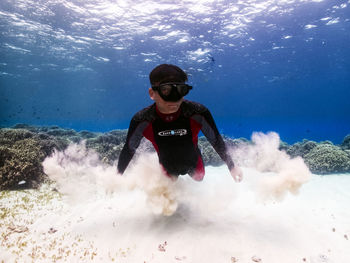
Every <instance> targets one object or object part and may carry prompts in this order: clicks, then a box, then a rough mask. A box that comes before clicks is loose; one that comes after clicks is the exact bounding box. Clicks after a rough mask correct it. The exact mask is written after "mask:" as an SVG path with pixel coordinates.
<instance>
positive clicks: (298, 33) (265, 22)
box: [0, 0, 350, 143]
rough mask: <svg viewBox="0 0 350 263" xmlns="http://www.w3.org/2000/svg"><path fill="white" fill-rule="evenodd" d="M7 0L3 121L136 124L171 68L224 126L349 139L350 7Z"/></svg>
mask: <svg viewBox="0 0 350 263" xmlns="http://www.w3.org/2000/svg"><path fill="white" fill-rule="evenodd" d="M178 2H179V3H178V4H177V5H174V4H172V1H166V0H159V1H151V0H146V1H127V0H125V1H108V0H89V1H87V0H84V1H83V0H67V1H65V0H60V1H58V0H57V1H56V0H51V1H48V0H47V1H44V0H42V1H34V0H32V1H31V0H28V1H24V0H23V1H13V0H11V1H10V0H2V1H1V2H0V41H1V42H0V125H1V126H3V127H7V126H11V125H14V124H16V123H27V124H33V125H59V126H62V127H66V128H74V129H77V130H83V129H84V130H92V131H108V130H112V129H118V128H127V127H128V123H129V120H130V118H131V117H132V115H133V114H134V113H135V112H136V111H138V110H139V109H141V108H142V107H145V106H147V105H149V104H150V103H152V101H151V100H150V99H149V97H148V93H147V89H148V87H149V82H148V74H149V72H150V71H151V70H152V69H153V68H154V67H155V66H156V65H158V64H161V63H172V64H176V65H178V66H180V67H182V68H183V69H184V70H185V71H186V72H187V73H188V74H189V76H190V77H189V82H190V83H191V84H192V85H193V86H194V90H193V91H191V93H190V94H189V95H188V99H190V100H195V101H198V102H201V103H203V104H204V105H206V106H207V107H208V108H209V109H210V110H211V112H212V114H213V115H214V117H215V119H216V122H217V126H218V127H219V130H220V131H221V132H223V133H225V134H227V135H231V136H235V137H246V138H249V137H250V135H251V133H252V132H253V131H264V132H266V131H271V130H273V131H276V132H278V133H279V134H280V136H281V139H282V140H283V141H286V142H289V143H293V142H295V141H300V140H302V139H303V138H307V139H312V140H316V141H321V140H332V141H333V142H335V143H341V141H342V139H343V138H344V136H345V135H347V134H349V133H350V106H349V98H350V49H349V43H350V7H349V6H350V2H349V1H345V0H343V1H331V0H323V1H322V0H315V1H310V0H299V1H297V0H289V1H259V0H251V1H228V0H222V1H220V0H217V1H195V0H193V1H186V2H182V1H178Z"/></svg>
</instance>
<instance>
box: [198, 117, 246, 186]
mask: <svg viewBox="0 0 350 263" xmlns="http://www.w3.org/2000/svg"><path fill="white" fill-rule="evenodd" d="M201 115H202V117H203V120H202V123H201V124H202V132H203V134H204V135H205V137H206V138H207V139H208V141H209V142H210V144H211V145H212V146H213V148H214V149H215V151H216V152H217V153H218V154H219V156H220V157H221V159H222V160H223V161H224V162H225V163H226V164H227V167H228V169H229V170H230V173H231V175H232V177H233V179H234V180H235V181H236V182H240V181H242V177H243V174H242V170H241V169H240V168H239V167H238V166H237V165H235V164H234V162H233V160H232V158H231V156H230V155H229V154H228V153H227V147H226V144H225V142H224V140H223V139H222V137H221V135H220V133H219V131H218V129H217V127H216V124H215V121H214V119H213V116H212V115H211V113H210V111H209V110H206V111H205V112H203V113H202V114H201Z"/></svg>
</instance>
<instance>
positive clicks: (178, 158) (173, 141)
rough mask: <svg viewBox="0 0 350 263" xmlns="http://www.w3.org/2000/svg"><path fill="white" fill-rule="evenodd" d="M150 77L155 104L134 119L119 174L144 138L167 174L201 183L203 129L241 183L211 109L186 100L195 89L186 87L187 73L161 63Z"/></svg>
mask: <svg viewBox="0 0 350 263" xmlns="http://www.w3.org/2000/svg"><path fill="white" fill-rule="evenodd" d="M149 78H150V82H151V85H152V87H151V88H149V90H148V92H149V96H150V98H151V99H152V100H154V101H155V103H154V104H152V105H151V106H149V107H147V108H145V109H143V110H141V111H139V112H138V113H136V114H135V115H134V117H133V118H132V120H131V122H130V127H129V131H128V135H127V139H126V143H125V146H124V148H123V150H122V151H121V154H120V156H119V162H118V172H119V173H120V174H123V173H124V171H125V169H126V168H127V166H128V164H129V162H130V161H131V159H132V157H133V155H134V153H135V151H136V149H137V147H138V146H139V144H140V141H141V139H142V137H145V138H147V139H148V140H149V141H151V142H152V144H153V146H154V148H155V149H156V151H157V154H158V157H159V162H160V164H161V166H162V167H163V168H164V172H165V174H166V175H168V176H170V177H177V176H179V175H183V174H189V175H190V176H192V178H193V179H194V180H197V181H201V180H202V179H203V177H204V174H205V171H204V164H203V160H202V156H201V153H200V150H199V148H198V145H197V143H198V133H199V131H200V130H202V132H203V134H204V135H205V136H206V137H207V139H208V141H209V142H210V143H211V145H212V146H213V147H214V149H215V150H216V152H217V153H218V154H219V156H220V157H221V158H222V160H223V161H224V162H225V163H226V164H227V166H228V168H229V170H230V172H231V175H232V177H233V178H234V180H235V181H236V182H240V181H241V180H242V172H241V170H240V168H239V167H238V166H235V164H234V163H233V161H232V159H231V157H230V156H229V155H228V154H227V150H226V145H225V143H224V141H223V139H222V137H221V135H220V134H219V132H218V129H217V127H216V125H215V122H214V119H213V117H212V115H211V114H210V112H209V110H208V109H207V108H206V107H204V106H203V105H201V104H199V103H196V102H192V101H187V100H184V98H183V97H184V96H185V95H187V94H188V92H189V90H191V89H192V87H191V86H189V85H187V84H185V82H186V81H187V75H186V73H185V72H184V71H183V70H182V69H180V68H179V67H177V66H174V65H169V64H162V65H159V66H157V67H156V68H154V69H153V70H152V72H151V73H150V75H149Z"/></svg>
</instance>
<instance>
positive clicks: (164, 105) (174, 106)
mask: <svg viewBox="0 0 350 263" xmlns="http://www.w3.org/2000/svg"><path fill="white" fill-rule="evenodd" d="M148 93H149V96H150V98H151V99H152V100H154V102H155V103H156V105H157V108H158V110H159V111H160V112H161V113H164V114H170V113H174V112H177V111H178V110H179V108H180V106H181V103H182V102H183V100H184V98H183V97H182V98H181V99H179V100H178V101H165V100H163V99H162V97H161V96H160V95H159V94H158V91H155V90H153V89H151V88H149V90H148Z"/></svg>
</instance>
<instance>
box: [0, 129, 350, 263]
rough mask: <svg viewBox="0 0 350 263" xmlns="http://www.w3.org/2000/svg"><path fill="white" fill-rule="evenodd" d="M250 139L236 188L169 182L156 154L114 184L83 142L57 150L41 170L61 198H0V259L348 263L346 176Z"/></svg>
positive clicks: (218, 181)
mask: <svg viewBox="0 0 350 263" xmlns="http://www.w3.org/2000/svg"><path fill="white" fill-rule="evenodd" d="M256 136H257V137H255V138H253V141H254V140H255V145H254V146H252V148H249V147H248V148H245V149H239V151H238V152H236V154H238V155H239V156H243V157H244V158H241V159H239V158H237V159H236V161H237V163H241V164H242V166H243V172H244V180H243V182H242V183H239V184H237V183H235V182H234V180H233V179H232V177H231V176H230V174H229V172H228V170H227V168H226V167H225V166H222V167H216V168H214V167H207V174H206V176H205V178H204V180H203V181H202V182H196V181H193V180H192V179H191V178H190V177H188V176H181V177H180V178H179V179H178V180H177V181H176V182H172V181H170V180H168V179H167V177H165V176H164V175H162V174H161V170H160V169H159V166H157V159H156V156H155V155H143V157H142V158H140V159H139V162H137V163H136V164H135V165H134V166H133V167H130V169H128V171H127V174H126V175H125V176H123V177H121V176H116V173H115V171H116V170H115V169H116V168H115V167H110V166H105V165H103V164H102V163H101V162H100V161H99V160H98V157H97V155H96V154H95V153H93V152H90V151H87V150H86V149H85V148H84V147H83V146H81V145H80V146H79V145H72V146H71V147H70V148H68V149H67V151H65V152H64V153H55V154H54V155H53V156H52V157H50V158H48V159H47V160H46V161H45V162H44V168H45V171H46V173H47V174H48V175H49V176H50V177H51V178H52V179H54V180H55V181H56V182H57V183H56V185H55V187H57V189H58V190H59V191H60V192H61V193H63V195H61V194H59V193H57V192H53V191H51V189H52V187H53V186H52V185H44V186H43V187H42V188H41V189H40V190H30V191H28V190H27V191H13V192H5V191H3V192H1V193H0V194H1V199H0V202H1V203H0V209H1V214H0V219H1V225H0V231H1V246H0V262H6V263H8V262H140V263H144V262H147V263H148V262H154V263H155V262H161V263H164V262H194V263H197V262H198V263H207V262H208V263H209V262H210V263H213V262H219V263H221V262H228V263H232V262H259V261H260V262H268V263H282V262H283V263H289V262H290V263H297V262H313V263H317V262H335V263H348V262H350V240H349V238H350V210H349V209H348V207H349V203H350V193H349V189H350V174H347V175H327V176H317V175H311V174H310V173H309V171H308V170H307V168H305V165H304V164H303V162H302V161H301V160H300V159H292V160H291V159H290V158H289V157H288V156H286V155H285V153H283V152H280V151H278V149H277V148H278V143H277V142H278V136H277V137H276V134H269V135H266V136H265V135H261V134H260V135H259V136H258V135H256ZM233 154H234V153H233ZM248 167H249V168H248ZM310 177H311V178H310Z"/></svg>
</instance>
